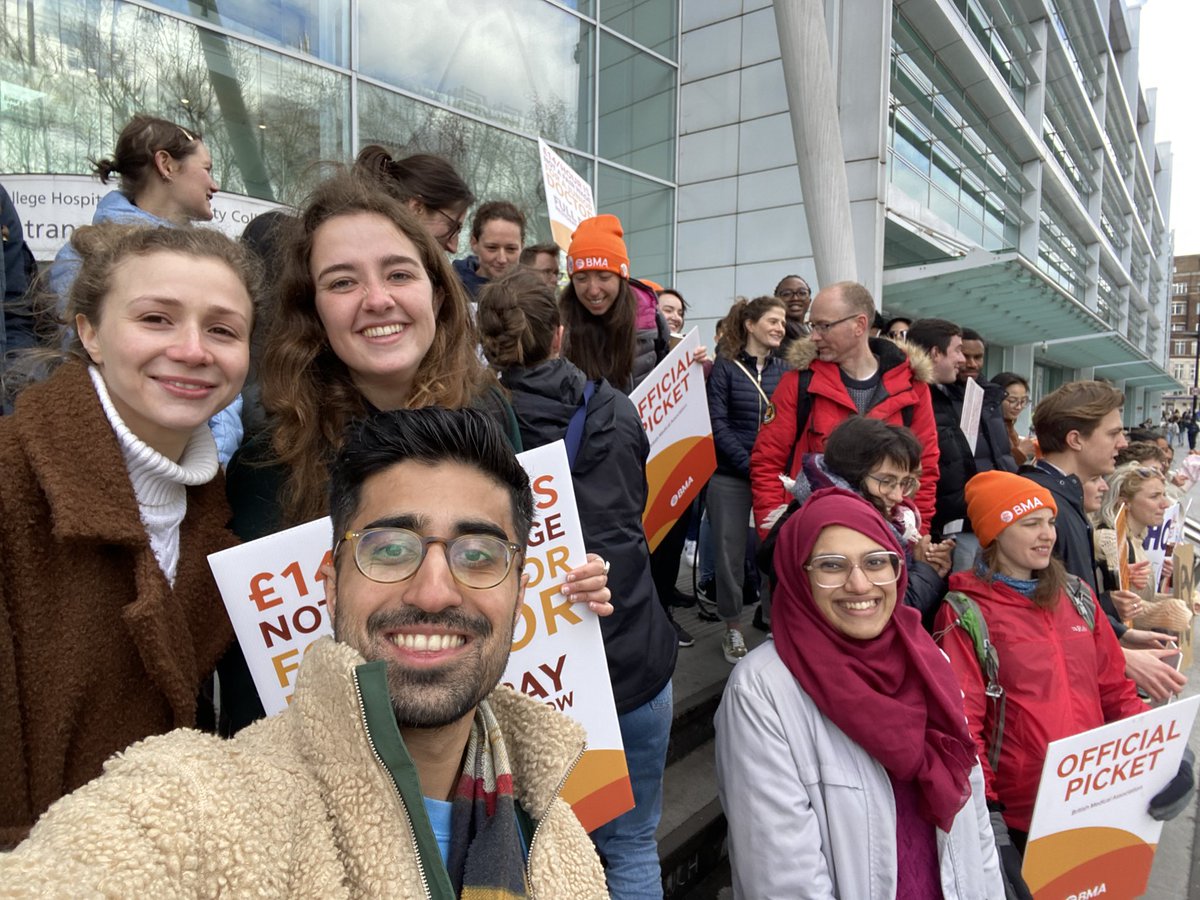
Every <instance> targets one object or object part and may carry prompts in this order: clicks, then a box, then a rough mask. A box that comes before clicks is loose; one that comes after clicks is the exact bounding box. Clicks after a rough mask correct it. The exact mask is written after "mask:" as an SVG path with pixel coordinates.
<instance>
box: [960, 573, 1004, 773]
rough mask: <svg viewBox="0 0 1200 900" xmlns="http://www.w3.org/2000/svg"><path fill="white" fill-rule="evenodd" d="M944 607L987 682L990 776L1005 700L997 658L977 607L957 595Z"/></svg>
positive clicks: (995, 763)
mask: <svg viewBox="0 0 1200 900" xmlns="http://www.w3.org/2000/svg"><path fill="white" fill-rule="evenodd" d="M946 603H948V604H949V605H950V608H951V609H952V610H954V615H955V619H956V622H955V624H957V625H958V627H959V628H961V629H962V630H963V631H965V632H966V633H967V637H969V638H970V639H971V645H972V646H973V647H974V648H975V659H976V660H978V662H979V668H980V671H982V672H983V677H984V679H985V680H986V681H987V687H986V688H985V689H984V694H986V695H987V698H988V701H989V703H990V705H991V707H992V736H991V738H990V739H989V740H988V765H990V766H991V767H992V772H993V773H994V772H995V771H996V767H997V766H998V765H999V763H1000V745H1001V743H1002V742H1003V741H1004V713H1005V708H1006V706H1007V705H1008V698H1007V697H1006V696H1005V693H1004V685H1002V684H1001V683H1000V655H999V654H998V653H997V652H996V646H995V644H993V643H992V642H991V639H990V638H989V636H988V626H987V620H986V619H985V618H984V617H983V611H982V610H980V608H979V604H978V603H976V602H975V601H974V600H972V599H971V598H970V597H968V596H967V595H966V594H963V593H961V592H959V591H951V592H950V593H948V594H946Z"/></svg>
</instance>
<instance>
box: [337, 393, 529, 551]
mask: <svg viewBox="0 0 1200 900" xmlns="http://www.w3.org/2000/svg"><path fill="white" fill-rule="evenodd" d="M402 462H418V463H424V464H426V465H437V464H438V463H445V462H455V463H461V464H463V465H465V466H472V467H474V468H476V469H479V470H480V471H482V472H483V474H485V475H487V476H489V477H490V478H491V479H492V480H493V481H495V482H496V483H497V484H498V485H500V486H501V487H504V488H507V490H508V492H509V497H510V500H511V503H512V520H513V528H514V530H515V531H516V535H515V542H516V543H518V544H520V545H521V547H522V548H524V547H525V545H526V542H527V541H528V540H529V528H530V526H531V525H532V524H533V494H532V492H531V491H530V488H529V476H528V475H527V474H525V470H524V469H523V468H522V467H521V464H520V463H519V462H517V457H516V455H515V454H514V453H513V451H512V448H511V447H510V446H509V445H508V441H506V440H505V438H504V435H503V434H502V433H501V432H500V428H499V426H497V425H496V423H495V422H493V421H492V419H491V417H489V416H488V415H487V414H486V413H482V412H480V411H478V410H474V409H443V408H441V407H436V406H430V407H426V408H424V409H401V410H395V411H394V412H377V413H373V414H371V415H369V416H367V417H366V418H364V419H361V420H359V421H357V422H355V423H354V424H353V425H351V426H350V428H349V429H347V433H346V442H345V444H343V446H342V449H341V450H339V451H338V454H337V456H336V457H335V458H334V460H333V464H332V465H331V466H330V467H329V514H330V515H331V516H332V517H333V533H334V537H335V539H336V538H340V537H341V536H342V535H344V534H345V533H346V531H347V530H348V529H349V528H350V521H351V520H352V519H353V518H354V514H355V513H356V512H357V511H358V506H359V501H360V499H361V496H362V485H363V482H364V481H366V480H367V479H368V478H370V477H371V476H372V475H374V474H376V473H377V472H382V471H383V470H385V469H388V468H391V467H392V466H394V465H397V464H399V463H402Z"/></svg>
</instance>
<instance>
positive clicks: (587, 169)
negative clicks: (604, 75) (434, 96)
mask: <svg viewBox="0 0 1200 900" xmlns="http://www.w3.org/2000/svg"><path fill="white" fill-rule="evenodd" d="M358 109H359V114H358V115H359V118H358V131H359V141H360V142H361V144H362V145H366V144H382V145H383V146H384V147H387V148H388V150H389V151H390V152H391V153H392V155H393V156H395V157H396V158H400V157H404V156H408V155H410V154H412V153H435V154H437V155H438V156H442V157H445V158H446V159H447V160H449V161H450V163H451V164H452V165H453V166H454V168H455V169H457V170H458V173H459V174H460V175H462V177H463V179H464V180H465V181H466V182H467V184H468V185H470V187H471V191H472V192H473V193H474V194H475V196H476V197H477V198H478V199H479V202H480V203H483V202H486V201H488V200H508V201H510V202H512V203H515V204H516V205H517V206H518V207H519V208H520V209H521V211H522V212H524V213H525V217H526V222H527V224H526V227H525V243H526V244H536V243H539V242H541V241H549V240H552V235H551V232H550V219H549V217H548V216H547V214H546V194H545V190H544V189H543V187H542V170H541V163H540V161H539V159H538V152H537V143H536V142H534V141H531V140H529V139H528V138H523V137H520V136H519V135H515V134H512V133H510V132H507V131H503V130H501V129H499V128H495V127H492V126H490V125H485V124H483V123H482V122H476V121H473V120H471V119H464V118H463V117H462V116H457V115H454V114H453V113H450V112H447V111H446V110H444V109H438V108H437V107H434V106H430V105H428V104H427V103H422V102H420V101H419V100H414V99H413V98H411V97H405V96H403V95H401V94H396V93H393V92H392V91H388V90H384V89H383V88H380V87H375V86H373V85H369V84H360V85H359V91H358ZM559 155H560V156H562V157H563V159H565V160H566V161H567V162H568V163H569V164H570V165H571V167H572V168H574V169H575V171H577V172H578V173H579V174H580V175H582V176H583V177H584V178H586V179H588V180H589V181H591V178H592V172H591V164H590V163H589V162H588V161H587V160H585V159H583V158H581V157H579V156H576V155H575V154H572V153H564V152H563V151H561V150H560V151H559ZM467 222H468V223H469V222H470V213H468V215H467ZM465 231H467V229H464V232H465ZM459 249H460V255H466V254H467V253H469V252H470V248H469V247H468V244H467V241H466V234H464V237H463V240H462V241H461V243H460V245H459Z"/></svg>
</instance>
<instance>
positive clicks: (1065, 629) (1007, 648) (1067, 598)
mask: <svg viewBox="0 0 1200 900" xmlns="http://www.w3.org/2000/svg"><path fill="white" fill-rule="evenodd" d="M966 496H967V515H968V516H969V517H970V519H971V526H972V528H973V529H974V532H975V534H976V536H978V538H979V543H980V545H981V546H982V547H983V555H982V559H981V561H980V562H979V563H977V568H976V569H975V570H974V571H971V572H958V573H955V574H954V575H951V576H950V590H951V591H952V592H954V591H957V592H960V593H962V594H965V595H966V596H967V597H968V598H969V599H970V600H972V601H974V602H975V604H976V605H977V607H978V609H979V611H980V612H981V613H982V616H983V619H984V620H985V621H986V623H987V631H988V636H989V638H990V640H991V642H992V644H993V646H994V647H995V650H996V653H997V656H998V658H999V663H1000V666H999V674H998V676H997V681H998V682H999V686H1000V687H1002V688H1003V691H1004V701H1003V705H1001V703H1000V702H999V700H993V699H990V698H989V697H988V696H987V693H986V691H987V687H988V684H987V679H986V678H985V676H984V674H983V671H982V669H981V667H980V661H979V659H978V657H977V656H976V651H975V647H974V644H973V642H972V639H971V637H970V636H969V634H968V632H967V631H966V630H965V628H964V627H963V626H962V624H961V622H960V620H959V615H958V613H957V612H956V611H955V609H954V606H953V605H952V604H951V603H950V602H949V599H948V600H947V602H946V604H944V605H943V606H942V609H941V610H940V612H939V613H938V617H937V626H936V631H935V636H936V637H937V638H938V641H939V643H940V644H941V646H942V649H943V650H944V651H945V652H946V654H947V655H948V656H949V657H950V663H951V665H952V666H953V667H954V670H955V672H956V673H957V674H958V677H959V682H960V683H961V684H962V687H963V694H964V705H965V707H966V712H967V720H968V724H969V726H970V730H971V734H972V736H973V737H974V738H975V743H976V746H977V747H978V750H979V759H980V762H981V763H982V765H983V776H984V782H985V785H986V788H987V797H988V801H989V804H991V805H992V806H993V808H994V809H995V810H997V811H1002V812H1003V817H1004V821H1005V823H1007V825H1008V831H1009V833H1010V834H1011V835H1012V837H1013V843H1014V844H1015V845H1016V846H1017V847H1018V848H1019V849H1020V850H1022V851H1023V850H1024V843H1025V837H1026V834H1027V833H1028V831H1029V823H1030V819H1031V818H1032V816H1033V804H1034V800H1035V799H1036V796H1037V789H1038V783H1039V780H1040V778H1041V774H1042V764H1043V762H1044V761H1045V758H1046V748H1047V747H1048V746H1049V744H1050V743H1051V742H1052V741H1057V740H1060V739H1061V738H1065V737H1070V736H1071V735H1074V734H1078V733H1079V732H1081V731H1087V730H1089V729H1092V728H1096V727H1099V726H1100V725H1104V724H1105V723H1107V722H1113V721H1116V720H1118V719H1124V718H1127V717H1128V716H1133V715H1137V714H1138V713H1141V712H1145V711H1146V705H1145V704H1144V703H1143V702H1142V701H1141V700H1140V699H1138V695H1137V688H1136V687H1135V685H1134V683H1133V682H1132V681H1130V680H1129V679H1127V678H1126V677H1125V661H1124V657H1123V656H1122V654H1121V648H1120V646H1119V645H1118V644H1117V638H1116V635H1115V634H1114V633H1113V630H1112V626H1111V625H1110V624H1109V622H1108V617H1107V616H1105V615H1104V613H1103V611H1101V610H1100V609H1099V608H1098V605H1097V603H1096V598H1095V596H1094V595H1093V594H1092V592H1091V590H1090V589H1089V588H1088V587H1087V586H1086V585H1084V584H1083V583H1082V582H1081V581H1080V580H1079V579H1078V578H1075V577H1074V576H1071V575H1068V574H1067V572H1066V570H1065V569H1063V566H1062V563H1060V562H1059V561H1058V560H1057V559H1055V558H1054V555H1053V551H1054V540H1055V530H1054V518H1055V516H1056V515H1057V513H1058V507H1057V506H1056V504H1055V502H1054V497H1053V496H1052V495H1051V494H1050V492H1049V491H1047V490H1045V489H1044V488H1042V487H1041V486H1040V485H1038V484H1037V483H1036V482H1033V481H1030V480H1029V479H1027V478H1023V477H1021V476H1020V475H1013V474H1011V473H1008V472H999V471H992V472H982V473H980V474H978V475H976V476H975V477H973V478H972V479H971V480H970V481H968V482H967V487H966ZM1072 594H1074V597H1073V596H1072ZM1001 716H1003V729H1000V728H998V727H997V725H998V722H999V721H1000V717H1001ZM997 745H999V746H997ZM1184 768H1185V769H1186V772H1185V771H1184V770H1183V769H1181V772H1180V776H1179V778H1178V779H1177V781H1176V782H1172V785H1171V786H1168V788H1167V789H1166V790H1165V791H1164V792H1163V793H1161V794H1159V795H1158V796H1156V797H1155V798H1154V799H1153V800H1152V801H1151V804H1150V811H1151V815H1155V816H1156V817H1161V818H1169V817H1170V816H1171V815H1174V814H1177V813H1178V811H1179V810H1180V809H1182V807H1183V805H1186V797H1187V794H1188V792H1189V790H1190V783H1191V763H1190V762H1189V761H1187V760H1185V765H1184ZM1185 776H1186V778H1185ZM1171 791H1173V793H1171V794H1170V795H1169V796H1168V792H1171ZM1176 804H1178V809H1176V808H1175V806H1176ZM998 843H999V841H998ZM1001 849H1002V851H1003V848H1001ZM1002 856H1003V852H1002Z"/></svg>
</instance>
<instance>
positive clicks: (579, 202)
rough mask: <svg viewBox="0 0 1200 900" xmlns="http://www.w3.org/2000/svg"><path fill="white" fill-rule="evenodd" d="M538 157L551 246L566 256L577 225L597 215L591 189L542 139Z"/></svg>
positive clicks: (539, 139) (539, 144)
mask: <svg viewBox="0 0 1200 900" xmlns="http://www.w3.org/2000/svg"><path fill="white" fill-rule="evenodd" d="M538 156H539V158H540V159H541V161H542V186H543V187H544V188H545V190H546V211H547V212H548V213H549V215H550V232H551V234H552V235H553V237H554V243H556V244H558V246H560V247H562V249H563V252H564V253H565V252H566V251H567V250H568V249H569V248H570V246H571V235H572V234H574V233H575V229H576V228H578V227H579V223H580V222H582V221H583V220H584V219H590V218H592V216H594V215H596V201H595V199H594V198H593V197H592V186H591V185H590V184H588V183H587V180H586V179H585V178H584V177H583V176H582V175H580V174H579V173H578V172H576V171H575V170H574V169H572V168H571V167H570V166H569V165H567V161H566V160H565V159H563V158H562V157H561V156H559V155H558V154H557V153H555V152H554V150H553V149H552V148H551V147H550V145H549V144H547V143H546V142H545V141H544V140H542V139H541V138H538Z"/></svg>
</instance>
